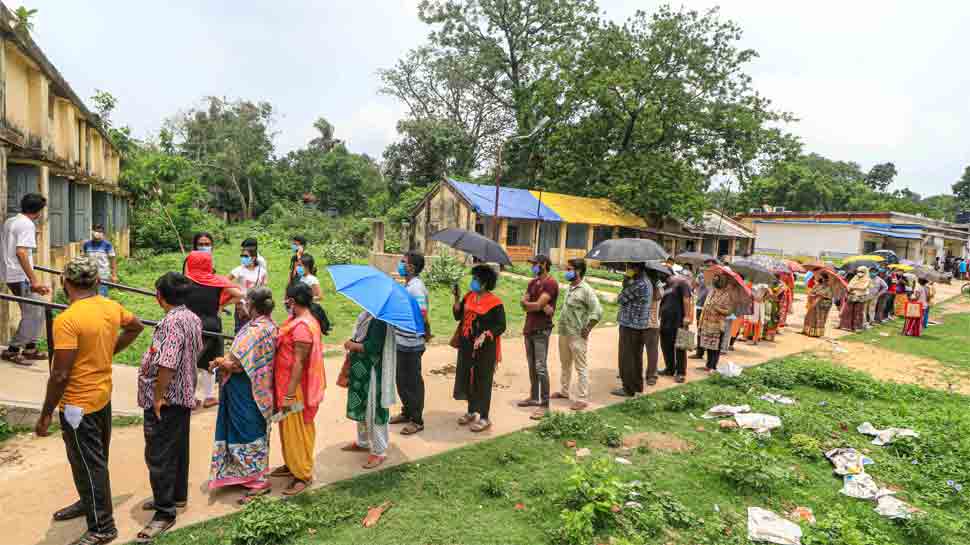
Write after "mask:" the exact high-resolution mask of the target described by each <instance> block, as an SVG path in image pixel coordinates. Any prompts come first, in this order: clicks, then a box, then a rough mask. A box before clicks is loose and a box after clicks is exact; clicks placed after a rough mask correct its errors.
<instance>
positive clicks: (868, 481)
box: [840, 473, 893, 500]
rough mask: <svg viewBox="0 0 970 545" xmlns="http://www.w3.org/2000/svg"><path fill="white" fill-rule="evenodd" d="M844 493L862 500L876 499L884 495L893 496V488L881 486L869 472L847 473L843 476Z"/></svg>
mask: <svg viewBox="0 0 970 545" xmlns="http://www.w3.org/2000/svg"><path fill="white" fill-rule="evenodd" d="M842 479H843V480H842V483H843V486H842V490H840V492H842V494H844V495H846V496H849V497H850V498H856V499H860V500H876V499H878V498H880V497H882V496H891V495H892V494H893V491H892V490H889V489H886V488H879V485H877V484H876V481H875V480H873V478H872V476H871V475H869V474H868V473H860V474H858V475H846V476H845V477H843V478H842Z"/></svg>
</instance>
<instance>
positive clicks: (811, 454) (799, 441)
mask: <svg viewBox="0 0 970 545" xmlns="http://www.w3.org/2000/svg"><path fill="white" fill-rule="evenodd" d="M788 442H789V443H790V444H791V451H792V453H794V454H795V455H796V456H800V457H802V458H808V459H810V460H815V459H818V458H821V457H822V444H821V443H819V441H818V439H816V438H814V437H811V436H809V435H805V434H801V433H796V434H795V435H792V436H791V439H789V440H788Z"/></svg>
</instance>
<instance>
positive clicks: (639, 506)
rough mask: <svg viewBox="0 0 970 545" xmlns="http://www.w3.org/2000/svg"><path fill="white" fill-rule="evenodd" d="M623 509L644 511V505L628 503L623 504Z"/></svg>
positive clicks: (636, 502) (633, 502) (635, 502)
mask: <svg viewBox="0 0 970 545" xmlns="http://www.w3.org/2000/svg"><path fill="white" fill-rule="evenodd" d="M623 507H626V508H627V509H643V504H642V503H640V502H638V501H628V502H626V503H625V504H623Z"/></svg>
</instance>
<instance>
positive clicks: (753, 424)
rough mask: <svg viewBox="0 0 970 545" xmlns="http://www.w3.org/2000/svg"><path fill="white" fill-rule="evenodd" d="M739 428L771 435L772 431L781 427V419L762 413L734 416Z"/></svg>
mask: <svg viewBox="0 0 970 545" xmlns="http://www.w3.org/2000/svg"><path fill="white" fill-rule="evenodd" d="M734 421H735V422H737V423H738V426H740V427H742V428H744V429H746V430H754V431H755V432H757V433H768V434H770V433H771V430H773V429H775V428H780V427H781V419H780V418H778V417H777V416H773V415H770V414H761V413H746V414H736V415H734Z"/></svg>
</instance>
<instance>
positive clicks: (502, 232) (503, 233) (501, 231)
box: [492, 218, 509, 248]
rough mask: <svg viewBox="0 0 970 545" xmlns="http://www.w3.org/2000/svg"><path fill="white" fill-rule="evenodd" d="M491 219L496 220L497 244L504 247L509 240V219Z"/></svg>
mask: <svg viewBox="0 0 970 545" xmlns="http://www.w3.org/2000/svg"><path fill="white" fill-rule="evenodd" d="M492 221H493V222H494V221H498V244H499V246H501V247H503V248H505V247H507V246H508V244H507V243H508V241H509V220H507V219H506V218H492Z"/></svg>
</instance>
